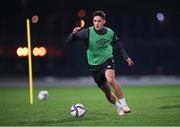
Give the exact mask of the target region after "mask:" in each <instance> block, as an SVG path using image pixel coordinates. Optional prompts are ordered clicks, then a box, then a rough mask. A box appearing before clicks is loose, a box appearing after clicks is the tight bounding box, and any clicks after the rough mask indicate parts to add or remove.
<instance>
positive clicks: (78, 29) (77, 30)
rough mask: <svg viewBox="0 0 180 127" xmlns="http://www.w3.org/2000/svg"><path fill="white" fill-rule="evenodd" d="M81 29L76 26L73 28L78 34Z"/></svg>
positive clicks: (74, 32)
mask: <svg viewBox="0 0 180 127" xmlns="http://www.w3.org/2000/svg"><path fill="white" fill-rule="evenodd" d="M80 30H81V27H75V28H74V29H73V32H72V33H73V34H77V33H78V32H79V31H80Z"/></svg>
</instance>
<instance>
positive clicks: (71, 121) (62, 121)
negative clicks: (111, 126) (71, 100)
mask: <svg viewBox="0 0 180 127" xmlns="http://www.w3.org/2000/svg"><path fill="white" fill-rule="evenodd" d="M91 114H92V115H96V118H94V117H90V116H89V115H88V116H84V117H80V118H76V117H72V116H67V117H65V118H59V119H57V118H54V119H53V118H49V120H29V121H21V122H18V123H17V125H18V126H21V125H22V126H56V125H57V126H58V125H60V126H62V125H68V126H80V125H81V124H83V125H84V124H85V123H87V124H88V123H89V122H90V121H97V120H98V119H101V118H102V116H106V115H107V116H108V115H110V114H108V113H96V112H91Z"/></svg>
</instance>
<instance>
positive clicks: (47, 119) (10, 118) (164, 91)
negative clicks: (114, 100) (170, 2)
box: [0, 85, 180, 126]
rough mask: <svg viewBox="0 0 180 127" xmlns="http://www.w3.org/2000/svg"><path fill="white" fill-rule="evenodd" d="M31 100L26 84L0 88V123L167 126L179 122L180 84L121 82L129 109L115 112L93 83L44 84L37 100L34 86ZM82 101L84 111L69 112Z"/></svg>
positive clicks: (37, 89)
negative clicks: (78, 114) (41, 96)
mask: <svg viewBox="0 0 180 127" xmlns="http://www.w3.org/2000/svg"><path fill="white" fill-rule="evenodd" d="M34 89H35V90H34V104H33V105H30V104H29V91H28V88H1V89H0V125H1V126H2V125H9V126H11V125H24V126H25V125H28V126H31V125H42V126H43V125H46V126H51V125H53V126H56V125H63V126H66V125H70V126H72V125H76V126H79V125H82V126H94V125H96V126H100V125H102V126H125V125H129V126H141V125H142V126H161V125H162V126H171V125H180V85H177V86H170V85H169V86H126V87H125V86H123V90H124V93H125V95H126V100H127V102H128V104H129V106H130V107H131V108H132V112H131V113H129V114H127V115H126V116H124V117H120V116H118V115H117V112H116V110H115V108H114V106H113V105H111V104H110V103H108V102H107V101H106V99H105V97H104V95H103V93H102V92H101V91H100V90H99V89H98V88H97V87H56V88H54V87H47V88H43V89H46V90H48V92H49V98H48V100H46V101H39V100H38V99H37V97H36V96H37V93H38V91H39V90H41V88H34ZM77 102H79V103H82V104H83V105H84V106H85V107H86V108H87V110H88V111H87V113H86V115H85V116H84V117H82V118H73V117H71V116H70V107H71V106H72V105H73V104H75V103H77Z"/></svg>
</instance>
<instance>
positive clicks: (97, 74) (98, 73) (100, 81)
mask: <svg viewBox="0 0 180 127" xmlns="http://www.w3.org/2000/svg"><path fill="white" fill-rule="evenodd" d="M103 72H104V71H103V68H102V69H99V70H94V71H91V74H92V75H93V78H94V81H95V82H96V84H97V86H98V87H99V88H100V89H101V90H102V91H103V92H104V94H105V96H106V99H107V100H108V101H109V102H110V103H112V104H114V106H115V107H116V109H117V111H118V115H120V116H122V115H124V111H123V110H122V106H121V105H120V103H119V102H118V101H117V100H116V98H115V96H114V95H112V93H111V89H110V86H109V85H108V84H107V83H106V78H105V75H104V73H103Z"/></svg>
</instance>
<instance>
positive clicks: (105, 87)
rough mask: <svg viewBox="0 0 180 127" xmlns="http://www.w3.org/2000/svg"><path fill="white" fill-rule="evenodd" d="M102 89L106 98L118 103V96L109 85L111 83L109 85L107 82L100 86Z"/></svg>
mask: <svg viewBox="0 0 180 127" xmlns="http://www.w3.org/2000/svg"><path fill="white" fill-rule="evenodd" d="M99 87H100V89H101V90H102V91H103V92H104V94H105V96H106V99H107V100H108V101H109V102H110V103H112V104H115V103H116V98H115V97H114V96H113V95H112V93H111V89H110V87H109V85H107V84H106V83H105V84H104V85H102V86H99Z"/></svg>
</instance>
